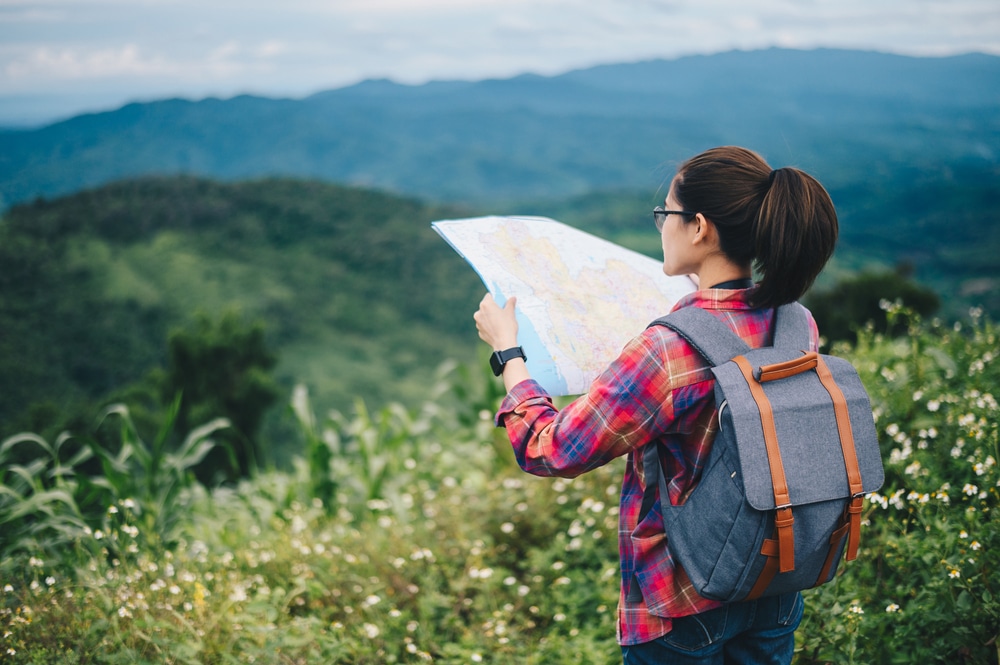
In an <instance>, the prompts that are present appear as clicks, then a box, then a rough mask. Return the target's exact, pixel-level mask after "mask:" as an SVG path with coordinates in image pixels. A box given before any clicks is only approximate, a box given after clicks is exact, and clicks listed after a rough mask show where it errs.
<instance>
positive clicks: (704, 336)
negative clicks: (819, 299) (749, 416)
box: [649, 307, 808, 366]
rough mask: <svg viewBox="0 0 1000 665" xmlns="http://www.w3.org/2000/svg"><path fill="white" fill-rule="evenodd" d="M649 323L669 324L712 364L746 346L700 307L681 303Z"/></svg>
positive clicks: (722, 361) (717, 363) (741, 352)
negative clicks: (677, 308) (682, 305)
mask: <svg viewBox="0 0 1000 665" xmlns="http://www.w3.org/2000/svg"><path fill="white" fill-rule="evenodd" d="M649 325H650V326H665V327H667V328H670V329H671V330H673V331H674V332H676V333H677V334H678V335H680V336H681V337H683V338H684V340H685V341H687V343H688V344H690V345H691V346H692V347H693V348H694V349H695V350H696V351H697V352H698V353H700V354H701V355H702V357H704V358H705V360H707V361H708V362H710V363H711V364H712V365H713V366H718V365H721V364H723V363H725V362H727V361H729V360H731V359H732V358H735V357H736V356H741V355H743V354H744V353H746V352H747V351H749V350H750V346H749V345H748V344H747V343H746V342H744V341H743V340H742V339H741V338H740V336H739V335H737V334H736V333H734V332H733V331H732V330H731V329H730V328H729V326H727V325H726V324H725V323H723V322H722V321H720V320H719V319H718V318H716V317H715V316H714V315H712V314H709V313H708V312H706V311H705V310H703V309H702V308H700V307H682V308H681V309H679V310H677V311H676V312H672V313H670V314H668V315H666V316H663V317H660V318H659V319H657V320H655V321H653V322H652V323H650V324H649ZM807 332H808V328H807Z"/></svg>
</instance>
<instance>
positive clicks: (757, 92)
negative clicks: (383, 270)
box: [0, 49, 1000, 206]
mask: <svg viewBox="0 0 1000 665" xmlns="http://www.w3.org/2000/svg"><path fill="white" fill-rule="evenodd" d="M998 111H1000V57H996V56H990V55H982V54H968V55H963V56H954V57H946V58H915V57H907V56H899V55H889V54H883V53H873V52H860V51H843V50H814V51H797V50H788V49H769V50H762V51H749V52H743V51H733V52H728V53H721V54H716V55H711V56H693V57H685V58H679V59H676V60H654V61H648V62H639V63H632V64H618V65H607V66H599V67H594V68H590V69H585V70H579V71H572V72H568V73H566V74H562V75H559V76H551V77H543V76H536V75H523V76H518V77H515V78H511V79H504V80H484V81H474V82H459V81H450V82H447V81H446V82H431V83H427V84H424V85H418V86H408V85H401V84H397V83H393V82H391V81H365V82H363V83H360V84H357V85H354V86H350V87H346V88H341V89H336V90H330V91H327V92H323V93H319V94H316V95H313V96H311V97H308V98H304V99H270V98H264V97H250V96H241V97H235V98H231V99H203V100H199V101H190V100H184V99H168V100H162V101H157V102H150V103H141V104H140V103H135V104H129V105H126V106H124V107H122V108H119V109H116V110H110V111H107V112H103V113H91V114H86V115H81V116H78V117H74V118H70V119H68V120H65V121H62V122H58V123H54V124H51V125H47V126H44V127H39V128H34V129H18V130H13V129H12V130H6V131H2V132H0V197H2V202H3V205H4V206H9V205H11V204H15V203H17V202H20V201H25V200H30V199H33V198H35V197H38V196H42V197H51V196H56V195H60V194H65V193H69V192H74V191H78V190H80V189H84V188H87V187H93V186H97V185H101V184H103V183H106V182H110V181H114V180H118V179H121V178H127V177H134V176H137V175H147V174H189V175H200V176H208V177H211V178H216V179H223V180H239V179H246V178H256V177H264V176H275V175H279V176H293V177H303V178H315V179H321V180H326V181H333V182H337V183H340V184H348V185H360V186H365V187H373V188H377V189H383V190H387V191H391V192H396V193H401V194H405V195H414V196H418V197H421V198H426V199H432V200H437V201H464V202H476V203H480V204H485V205H490V206H504V205H511V204H513V203H515V202H523V201H526V200H538V199H547V200H552V199H560V198H565V197H569V196H575V195H581V194H585V193H588V192H591V191H593V190H601V189H614V188H631V189H637V190H644V191H647V192H654V191H656V190H657V188H659V187H662V185H663V183H664V180H666V179H668V178H669V176H670V175H671V174H672V171H673V168H674V167H675V166H676V164H677V163H678V162H679V161H680V160H682V159H684V158H685V157H687V156H689V155H691V154H693V153H695V152H697V151H699V150H701V149H704V148H707V147H710V146H713V145H718V144H726V143H736V144H741V145H746V146H748V147H751V148H754V149H756V150H758V151H760V152H761V153H763V154H764V155H765V157H767V158H768V159H769V160H770V161H771V162H772V163H773V164H774V165H775V166H784V165H792V166H801V167H803V168H806V169H807V170H809V171H810V172H813V173H814V174H815V175H817V176H818V177H819V178H820V179H821V180H822V181H823V182H824V183H826V184H827V185H828V186H832V187H841V186H847V185H850V184H852V183H871V182H873V181H877V182H883V181H884V182H891V181H892V180H894V179H895V178H896V177H897V176H900V175H902V177H903V178H913V177H923V176H926V175H931V176H939V175H947V173H948V172H949V171H953V170H954V169H955V168H973V169H986V170H987V171H989V172H991V173H994V174H995V173H996V170H997V168H998V164H1000V113H998Z"/></svg>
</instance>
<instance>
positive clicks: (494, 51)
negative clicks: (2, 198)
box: [0, 0, 1000, 125]
mask: <svg viewBox="0 0 1000 665" xmlns="http://www.w3.org/2000/svg"><path fill="white" fill-rule="evenodd" d="M772 46H777V47H786V48H800V49H810V48H819V47H830V48H848V49H864V50H874V51H882V52H890V53H899V54H904V55H913V56H941V55H954V54H960V53H969V52H982V53H990V54H995V55H1000V1H998V0H753V1H751V0H614V1H613V2H609V1H607V0H0V124H7V125H17V124H20V125H28V124H40V123H41V122H48V121H51V120H54V119H60V118H64V117H69V116H72V115H75V114H78V113H81V112H88V111H99V110H107V109H111V108H117V107H118V106H121V105H122V104H124V103H127V102H129V101H148V100H153V99H163V98H168V97H184V98H188V99H201V98H204V97H223V98H225V97H231V96H233V95H237V94H244V93H250V94H258V95H265V96H269V97H296V98H297V97H304V96H307V95H309V94H312V93H315V92H319V91H322V90H329V89H332V88H339V87H343V86H346V85H351V84H353V83H357V82H358V81H362V80H365V79H371V78H388V79H392V80H394V81H397V82H399V83H407V84H420V83H424V82H427V81H429V80H454V79H460V80H481V79H486V78H507V77H511V76H515V75H518V74H522V73H535V74H542V75H554V74H559V73H563V72H566V71H570V70H573V69H581V68H585V67H590V66H593V65H598V64H610V63H622V62H637V61H642V60H649V59H655V58H677V57H681V56H685V55H694V54H711V53H717V52H721V51H729V50H733V49H743V50H754V49H761V48H768V47H772Z"/></svg>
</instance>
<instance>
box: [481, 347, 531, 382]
mask: <svg viewBox="0 0 1000 665" xmlns="http://www.w3.org/2000/svg"><path fill="white" fill-rule="evenodd" d="M514 358H523V359H524V360H527V359H528V356H526V355H525V354H524V349H523V348H521V347H520V346H514V347H511V348H509V349H504V350H503V351H494V352H493V355H491V356H490V367H491V368H492V369H493V375H494V376H500V375H501V374H503V368H504V367H506V365H507V363H508V362H510V361H511V360H513V359H514Z"/></svg>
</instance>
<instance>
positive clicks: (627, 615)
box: [496, 289, 818, 645]
mask: <svg viewBox="0 0 1000 665" xmlns="http://www.w3.org/2000/svg"><path fill="white" fill-rule="evenodd" d="M749 293H750V291H749V290H721V289H706V290H702V291H697V292H695V293H692V294H690V295H688V296H686V297H684V298H682V299H681V300H680V301H679V302H678V303H677V305H676V306H675V308H674V309H678V308H680V307H701V308H703V309H706V310H709V311H711V312H712V313H713V314H716V315H717V316H719V317H720V318H721V319H722V320H723V321H725V322H726V323H727V324H729V326H730V327H731V328H732V329H733V330H734V331H735V332H736V333H737V334H738V335H739V336H740V337H741V338H743V339H744V340H745V341H746V342H747V343H748V344H749V345H750V346H751V347H760V346H767V345H770V344H771V325H772V323H773V320H774V310H773V309H752V308H751V307H750V305H749V304H748V303H747V297H748V294H749ZM817 342H818V333H817V331H816V329H815V323H813V344H814V346H815V345H817ZM714 387H715V381H714V379H713V377H712V374H711V371H710V368H709V365H708V364H707V363H706V361H705V360H704V359H702V357H701V356H700V355H699V354H698V353H697V352H696V351H695V350H694V349H692V348H691V346H690V345H689V344H687V343H686V342H684V341H683V340H682V339H681V338H680V337H679V336H678V335H677V333H675V332H673V331H672V330H670V329H668V328H665V327H663V326H653V327H651V328H648V329H646V330H645V331H643V332H642V333H641V334H639V335H638V336H637V337H635V338H634V339H633V340H631V341H630V342H629V343H628V344H627V345H626V347H625V349H624V350H623V351H622V353H621V355H620V356H619V357H618V358H617V359H616V360H615V361H614V362H613V363H611V365H610V366H609V367H608V368H607V369H606V370H605V371H604V372H603V373H602V374H601V375H600V376H599V377H598V378H597V379H596V380H595V381H594V382H593V384H592V385H591V386H590V389H589V391H588V392H587V394H585V395H583V396H581V397H579V398H578V399H576V400H575V401H573V402H572V403H571V404H569V405H568V406H566V407H565V408H564V409H563V410H562V411H559V410H557V409H556V408H555V407H554V406H553V403H552V400H551V398H550V397H549V395H547V394H546V393H545V391H544V390H543V389H542V388H541V386H539V385H538V383H536V382H535V381H532V380H528V381H523V382H521V383H520V384H518V385H517V386H515V387H514V388H513V389H512V390H511V391H510V392H509V393H508V394H507V396H506V398H505V399H504V400H503V402H502V403H501V405H500V410H499V412H498V413H497V417H496V422H497V425H499V426H502V427H506V428H507V434H508V436H509V438H510V441H511V444H512V445H513V448H514V455H515V457H516V458H517V462H518V464H519V465H520V466H521V468H522V469H524V470H525V471H527V472H528V473H531V474H534V475H539V476H563V477H575V476H578V475H580V474H582V473H584V472H586V471H589V470H591V469H594V468H596V467H599V466H602V465H604V464H606V463H608V462H610V461H611V460H613V459H615V458H617V457H620V456H622V455H627V456H628V457H627V462H626V468H625V475H624V479H623V481H622V491H621V499H620V512H619V524H618V546H619V552H620V556H621V594H620V596H619V604H618V627H617V635H618V641H619V643H620V644H622V645H633V644H641V643H643V642H648V641H650V640H654V639H656V638H658V637H660V636H662V635H665V634H666V633H668V632H670V630H671V621H670V617H682V616H687V615H690V614H697V613H700V612H704V611H707V610H710V609H713V608H715V607H719V606H720V605H721V603H719V602H718V601H713V600H708V599H706V598H702V597H700V596H699V595H698V594H697V593H696V592H695V590H694V588H693V587H692V585H691V582H690V580H689V579H688V577H687V575H685V574H684V570H683V569H682V568H681V567H680V566H679V565H678V564H676V563H675V562H674V561H673V559H672V558H671V556H670V553H669V551H668V550H667V547H666V535H665V534H664V533H663V522H662V519H661V515H660V504H659V500H657V502H656V503H655V504H654V505H653V507H652V509H651V510H650V511H649V513H648V514H647V515H646V516H645V517H644V518H643V520H642V522H639V511H640V507H641V504H642V496H643V488H644V487H645V483H644V480H643V470H642V450H641V449H642V447H643V446H644V445H646V444H648V443H651V442H658V443H659V444H660V445H661V451H660V459H661V462H662V464H663V467H664V474H665V478H666V480H667V491H668V494H669V496H670V501H671V503H672V504H677V503H680V502H682V500H683V499H682V497H683V496H684V495H685V493H686V492H689V491H690V490H691V489H693V487H694V486H695V485H696V484H697V481H698V479H699V477H700V475H701V470H702V467H703V465H704V463H705V461H706V459H707V457H708V453H709V451H710V450H711V446H712V442H713V440H714V438H715V433H716V431H717V429H718V425H717V422H716V413H717V412H716V408H715V399H714V393H713V391H714ZM635 585H637V586H638V589H635V588H633V587H634V586H635ZM630 591H631V593H630Z"/></svg>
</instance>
